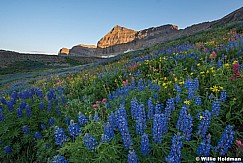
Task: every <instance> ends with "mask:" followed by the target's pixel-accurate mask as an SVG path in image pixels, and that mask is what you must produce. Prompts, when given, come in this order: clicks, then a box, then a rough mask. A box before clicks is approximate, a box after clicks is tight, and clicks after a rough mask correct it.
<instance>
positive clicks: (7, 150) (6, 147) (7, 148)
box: [4, 145, 12, 155]
mask: <svg viewBox="0 0 243 163" xmlns="http://www.w3.org/2000/svg"><path fill="white" fill-rule="evenodd" d="M4 152H5V153H6V154H7V155H9V154H11V153H12V149H11V147H10V146H9V145H7V146H5V147H4Z"/></svg>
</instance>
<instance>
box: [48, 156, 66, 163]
mask: <svg viewBox="0 0 243 163" xmlns="http://www.w3.org/2000/svg"><path fill="white" fill-rule="evenodd" d="M51 163H68V161H67V160H65V158H64V156H60V155H56V156H54V157H53V159H52V160H51Z"/></svg>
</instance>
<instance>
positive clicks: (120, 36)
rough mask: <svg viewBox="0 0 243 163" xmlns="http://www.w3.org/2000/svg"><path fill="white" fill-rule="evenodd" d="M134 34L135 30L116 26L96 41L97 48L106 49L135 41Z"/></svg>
mask: <svg viewBox="0 0 243 163" xmlns="http://www.w3.org/2000/svg"><path fill="white" fill-rule="evenodd" d="M136 32H137V31H135V30H132V29H128V28H125V27H121V26H119V25H116V26H115V27H113V28H112V30H111V31H110V32H109V33H108V34H106V35H105V36H104V37H102V38H101V39H100V40H99V41H98V43H97V47H99V48H106V47H109V46H112V45H116V44H123V43H128V42H130V41H132V40H134V39H135V34H136Z"/></svg>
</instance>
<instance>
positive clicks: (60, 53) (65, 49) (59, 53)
mask: <svg viewBox="0 0 243 163" xmlns="http://www.w3.org/2000/svg"><path fill="white" fill-rule="evenodd" d="M68 53H69V49H68V48H61V49H60V50H59V52H58V55H68Z"/></svg>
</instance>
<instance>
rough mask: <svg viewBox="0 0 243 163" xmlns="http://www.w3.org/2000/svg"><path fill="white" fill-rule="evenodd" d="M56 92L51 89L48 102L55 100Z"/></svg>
mask: <svg viewBox="0 0 243 163" xmlns="http://www.w3.org/2000/svg"><path fill="white" fill-rule="evenodd" d="M54 92H55V91H54V90H52V89H50V90H49V92H48V93H47V95H46V96H47V99H48V101H50V100H52V99H55V94H54Z"/></svg>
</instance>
